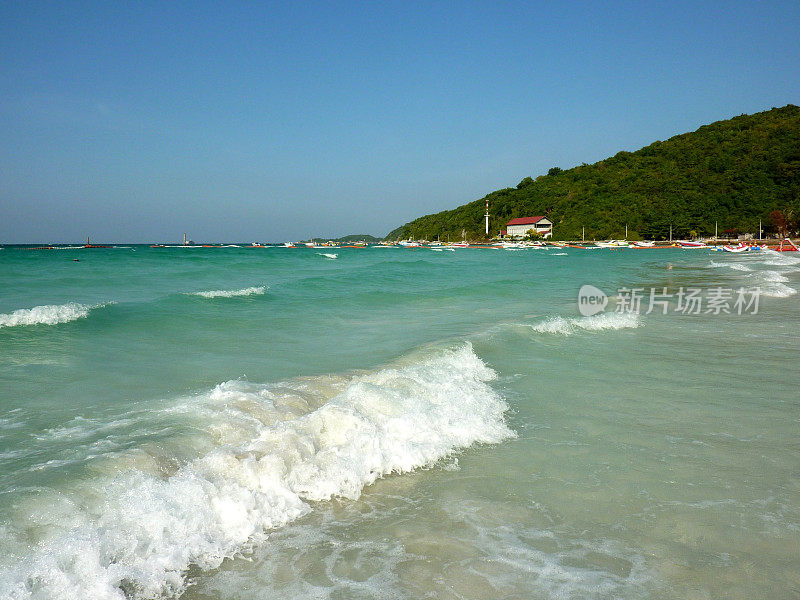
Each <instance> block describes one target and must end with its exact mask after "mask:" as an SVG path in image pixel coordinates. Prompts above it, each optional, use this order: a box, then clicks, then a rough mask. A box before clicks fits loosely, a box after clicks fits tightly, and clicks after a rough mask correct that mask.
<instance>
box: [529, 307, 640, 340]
mask: <svg viewBox="0 0 800 600" xmlns="http://www.w3.org/2000/svg"><path fill="white" fill-rule="evenodd" d="M641 324H642V319H641V317H640V316H639V315H638V314H637V313H633V312H610V313H600V314H597V315H592V316H591V317H578V318H573V319H567V318H565V317H560V316H555V317H548V318H547V319H545V320H544V321H542V322H540V323H536V324H534V325H529V327H530V328H531V329H533V330H534V331H537V332H539V333H551V334H556V335H572V334H574V333H577V332H579V331H604V330H608V329H629V328H633V327H639V326H641Z"/></svg>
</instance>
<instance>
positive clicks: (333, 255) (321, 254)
mask: <svg viewBox="0 0 800 600" xmlns="http://www.w3.org/2000/svg"><path fill="white" fill-rule="evenodd" d="M317 254H318V255H319V256H324V257H325V258H331V259H334V258H339V255H338V254H334V253H333V252H317Z"/></svg>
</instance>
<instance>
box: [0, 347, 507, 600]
mask: <svg viewBox="0 0 800 600" xmlns="http://www.w3.org/2000/svg"><path fill="white" fill-rule="evenodd" d="M495 377H496V374H495V372H494V371H493V370H492V369H490V368H489V367H487V366H486V365H485V364H484V363H483V362H482V361H481V360H480V358H478V356H476V355H475V353H474V352H473V350H472V346H471V345H470V344H469V343H466V344H463V345H461V346H460V347H456V348H451V349H447V350H441V351H438V352H435V353H433V354H431V353H428V354H426V355H418V356H416V357H410V358H407V359H406V360H405V361H404V362H402V363H399V364H397V365H394V366H392V367H387V368H384V369H380V370H377V371H372V372H367V373H364V374H360V375H356V376H352V377H347V378H339V379H336V378H333V377H331V376H324V377H309V378H304V379H300V380H295V381H290V382H284V383H282V384H274V385H256V384H250V383H247V382H242V381H231V382H227V383H223V384H221V385H219V386H217V387H216V388H215V389H214V390H212V391H211V392H208V393H206V394H203V395H201V397H199V398H194V399H193V401H186V402H182V403H178V404H176V405H175V406H174V407H173V408H172V409H171V410H172V411H174V412H173V415H174V414H176V413H177V414H181V415H183V414H184V413H186V414H185V415H184V416H186V417H187V418H188V417H189V415H191V416H192V417H197V420H198V422H203V423H206V427H207V430H206V431H205V433H204V435H205V436H206V438H207V439H206V443H210V440H214V444H213V445H212V446H211V449H210V450H206V451H201V452H200V453H199V454H198V455H197V457H195V458H192V459H186V460H184V461H183V463H182V464H180V465H179V464H175V463H176V462H179V461H177V460H176V458H175V456H171V457H166V458H164V459H161V460H152V461H151V462H150V463H149V462H148V461H147V460H144V459H139V460H132V459H131V458H130V457H128V459H127V460H128V463H126V461H125V459H124V457H115V458H113V459H112V458H109V460H114V461H116V462H115V463H114V467H113V468H109V469H108V472H109V473H117V474H116V475H107V476H96V478H95V479H94V480H92V481H90V482H89V483H87V484H85V485H86V488H87V489H84V488H83V487H80V488H76V491H73V492H72V494H71V496H75V497H68V496H70V495H69V494H65V493H63V492H62V493H58V494H57V493H55V492H53V494H52V497H50V499H49V500H47V499H46V498H45V499H42V498H41V497H40V498H39V499H38V500H37V501H36V503H35V504H34V505H31V506H29V507H27V510H28V512H29V513H30V514H29V515H27V517H34V516H36V515H37V514H48V515H50V517H48V519H44V520H39V519H32V520H30V521H28V519H27V518H26V515H20V520H19V521H17V520H16V519H15V522H21V523H22V522H24V523H26V525H25V528H21V531H24V532H25V533H21V532H20V533H17V534H16V536H14V537H15V539H16V544H15V550H14V551H13V555H15V556H16V557H18V558H17V559H16V560H17V561H18V562H16V563H15V564H13V565H9V567H10V568H7V569H3V570H2V574H0V597H3V598H11V599H13V600H21V599H32V598H54V599H62V598H63V599H73V598H80V597H89V596H90V597H92V598H93V599H96V600H111V599H113V600H123V599H125V598H153V597H158V596H174V595H177V594H179V593H181V591H182V590H183V589H184V588H185V580H184V574H185V572H186V570H187V569H188V568H189V567H190V566H192V565H194V566H196V567H199V568H202V569H212V568H216V567H218V566H219V565H220V564H221V563H222V561H223V560H224V559H225V558H226V557H231V556H235V555H237V554H239V553H241V552H243V551H246V550H247V549H248V548H252V547H253V546H254V545H255V544H257V543H259V542H260V541H263V540H264V539H265V537H266V534H267V532H268V531H269V530H272V529H275V528H279V527H281V526H283V525H285V524H287V523H289V522H291V521H293V520H295V519H297V518H298V517H300V516H301V515H304V514H306V513H308V512H309V511H311V510H312V508H313V506H312V504H311V503H312V502H319V501H325V500H329V499H331V498H333V497H342V498H352V499H355V498H358V497H359V495H360V494H361V493H362V490H363V489H364V487H365V486H367V485H369V484H371V483H373V482H374V481H375V480H377V479H378V478H381V477H384V476H386V475H388V474H390V473H404V472H408V471H411V470H413V469H417V468H421V467H426V466H430V465H433V464H434V463H436V462H437V461H439V460H441V459H443V458H446V457H448V456H450V455H452V454H453V453H454V452H456V451H458V450H461V449H464V448H466V447H468V446H470V445H472V444H475V443H498V442H500V441H502V440H504V439H507V438H509V437H512V436H514V433H513V432H512V431H511V430H510V429H509V428H508V427H507V426H506V424H505V421H504V415H505V412H506V411H507V409H508V406H507V405H506V403H505V402H504V401H503V399H502V398H501V397H500V395H499V394H498V393H497V392H496V391H494V390H493V389H492V387H490V386H489V385H488V382H489V381H491V380H492V379H494V378H495ZM198 412H199V413H200V415H198ZM209 423H210V425H209ZM202 446H203V444H199V445H198V446H197V447H202ZM143 454H145V453H143ZM151 458H152V457H151ZM151 463H152V464H151ZM125 464H130V465H134V466H133V468H122V466H123V465H125ZM165 465H166V466H165ZM170 465H171V466H170ZM79 490H83V491H79ZM28 523H33V524H35V525H31V527H33V528H34V529H35V531H33V532H32V533H31V530H30V527H29V526H28V525H27V524H28ZM26 536H30V537H26ZM4 537H5V536H4ZM21 539H24V540H25V541H21Z"/></svg>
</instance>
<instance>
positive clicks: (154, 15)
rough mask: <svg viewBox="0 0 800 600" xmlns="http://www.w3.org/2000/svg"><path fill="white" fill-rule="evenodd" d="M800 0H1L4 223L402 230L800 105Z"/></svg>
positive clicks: (241, 235)
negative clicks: (612, 159)
mask: <svg viewBox="0 0 800 600" xmlns="http://www.w3.org/2000/svg"><path fill="white" fill-rule="evenodd" d="M799 32H800V2H797V1H796V0H795V1H786V2H769V1H767V2H753V1H752V0H750V1H747V2H736V1H731V2H703V1H699V2H698V1H694V2H684V1H672V2H647V1H635V2H564V3H562V2H498V1H494V2H468V1H463V2H425V3H421V2H413V1H402V2H391V1H390V2H374V1H373V2H363V3H362V2H352V1H350V2H320V3H314V2H307V3H304V2H298V3H293V2H252V3H250V2H200V1H196V2H163V1H162V2H110V1H104V2H78V1H73V2H60V3H56V2H43V1H41V2H40V1H33V0H32V1H22V0H18V1H13V0H12V1H8V2H3V3H0V243H24V242H71V241H80V240H81V239H85V237H86V236H87V235H91V236H92V239H93V240H95V241H98V242H101V241H127V242H136V241H141V242H150V241H178V240H179V239H180V237H181V235H182V233H183V232H187V233H188V235H189V237H190V238H192V239H194V240H197V241H243V242H250V241H284V240H297V239H301V238H308V237H309V236H312V235H313V236H325V237H327V236H340V235H345V234H350V233H370V234H373V235H379V236H382V235H385V234H386V233H387V232H388V231H390V230H391V229H393V228H395V227H397V226H399V225H402V224H403V223H404V222H406V221H409V220H411V219H413V218H415V217H418V216H421V215H423V214H428V213H431V212H438V211H440V210H445V209H449V208H455V207H456V206H458V205H461V204H464V203H466V202H470V201H472V200H475V199H477V198H481V197H483V196H484V195H485V194H487V193H489V192H491V191H493V190H495V189H499V188H503V187H511V186H515V185H516V184H517V183H518V182H519V181H520V180H521V179H522V178H524V177H526V176H529V175H530V176H533V177H536V176H538V175H540V174H542V173H546V172H547V170H548V169H549V168H550V167H553V166H559V167H562V168H569V167H572V166H575V165H577V164H580V163H582V162H587V163H593V162H596V161H598V160H601V159H603V158H605V157H607V156H610V155H613V154H616V153H617V152H618V151H620V150H636V149H638V148H640V147H642V146H644V145H647V144H649V143H650V142H652V141H655V140H657V139H662V140H663V139H666V138H668V137H671V136H673V135H676V134H678V133H684V132H686V131H693V130H695V129H697V128H698V127H699V126H701V125H703V124H705V123H709V122H713V121H717V120H720V119H727V118H730V117H732V116H735V115H739V114H742V113H753V112H759V111H762V110H768V109H770V108H772V107H773V106H784V105H786V104H789V103H792V104H800V75H799V74H800V33H799Z"/></svg>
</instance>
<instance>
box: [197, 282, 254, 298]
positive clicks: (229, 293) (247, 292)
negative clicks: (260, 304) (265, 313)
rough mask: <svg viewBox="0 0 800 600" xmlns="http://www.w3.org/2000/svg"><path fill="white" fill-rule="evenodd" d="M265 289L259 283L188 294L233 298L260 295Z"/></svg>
mask: <svg viewBox="0 0 800 600" xmlns="http://www.w3.org/2000/svg"><path fill="white" fill-rule="evenodd" d="M266 291H267V286H265V285H259V286H255V287H249V288H243V289H241V290H208V291H205V292H192V293H191V294H189V295H190V296H201V297H203V298H234V297H236V296H261V295H263V294H265V293H266Z"/></svg>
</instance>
